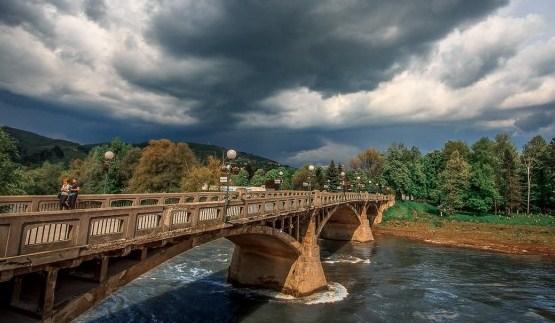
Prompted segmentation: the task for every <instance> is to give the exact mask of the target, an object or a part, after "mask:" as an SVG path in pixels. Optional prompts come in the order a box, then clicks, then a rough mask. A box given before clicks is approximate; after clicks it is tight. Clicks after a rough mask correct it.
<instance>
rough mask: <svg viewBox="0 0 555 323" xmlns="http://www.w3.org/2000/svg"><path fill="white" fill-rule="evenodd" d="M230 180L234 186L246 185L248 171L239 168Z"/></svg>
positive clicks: (247, 182) (247, 183)
mask: <svg viewBox="0 0 555 323" xmlns="http://www.w3.org/2000/svg"><path fill="white" fill-rule="evenodd" d="M231 182H232V183H233V185H236V186H248V185H249V172H247V171H246V170H245V169H244V168H241V169H240V170H239V173H237V175H233V176H231Z"/></svg>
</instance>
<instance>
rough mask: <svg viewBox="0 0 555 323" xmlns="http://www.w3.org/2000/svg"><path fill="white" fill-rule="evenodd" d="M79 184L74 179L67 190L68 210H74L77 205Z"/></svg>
mask: <svg viewBox="0 0 555 323" xmlns="http://www.w3.org/2000/svg"><path fill="white" fill-rule="evenodd" d="M79 190H80V188H79V183H78V182H77V178H74V179H73V180H72V181H71V186H70V188H69V208H70V209H74V208H75V205H76V204H77V196H78V195H79Z"/></svg>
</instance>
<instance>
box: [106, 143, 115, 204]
mask: <svg viewBox="0 0 555 323" xmlns="http://www.w3.org/2000/svg"><path fill="white" fill-rule="evenodd" d="M114 157H116V155H115V154H114V152H113V151H110V150H108V151H107V152H105V153H104V164H105V165H106V167H107V169H106V176H104V191H103V193H104V194H106V187H107V185H108V174H109V173H110V169H111V168H112V162H113V161H114Z"/></svg>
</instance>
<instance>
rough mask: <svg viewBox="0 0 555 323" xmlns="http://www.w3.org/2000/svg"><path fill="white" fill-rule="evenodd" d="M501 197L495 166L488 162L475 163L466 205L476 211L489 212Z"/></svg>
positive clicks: (472, 168)
mask: <svg viewBox="0 0 555 323" xmlns="http://www.w3.org/2000/svg"><path fill="white" fill-rule="evenodd" d="M499 198H500V197H499V191H498V190H497V187H496V185H495V172H494V171H493V168H492V167H491V166H489V165H488V164H475V165H473V166H472V167H471V173H470V184H469V187H468V193H467V197H466V207H467V208H468V209H470V210H471V211H474V212H479V213H487V212H489V211H490V210H491V209H492V208H493V206H494V203H495V201H497V200H499Z"/></svg>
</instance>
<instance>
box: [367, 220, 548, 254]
mask: <svg viewBox="0 0 555 323" xmlns="http://www.w3.org/2000/svg"><path fill="white" fill-rule="evenodd" d="M374 231H375V232H376V233H377V234H388V235H394V236H399V237H405V238H409V239H415V240H420V241H425V242H428V243H435V244H440V245H448V246H455V247H467V248H475V249H482V250H490V251H498V252H503V253H511V254H527V255H542V256H549V257H555V228H553V227H538V226H521V225H495V224H482V223H465V222H442V223H441V224H440V225H436V226H434V225H433V224H431V223H426V222H395V221H392V222H387V223H382V224H380V225H378V226H376V227H374Z"/></svg>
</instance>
